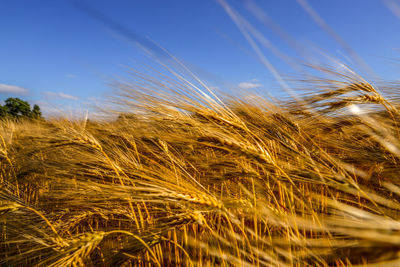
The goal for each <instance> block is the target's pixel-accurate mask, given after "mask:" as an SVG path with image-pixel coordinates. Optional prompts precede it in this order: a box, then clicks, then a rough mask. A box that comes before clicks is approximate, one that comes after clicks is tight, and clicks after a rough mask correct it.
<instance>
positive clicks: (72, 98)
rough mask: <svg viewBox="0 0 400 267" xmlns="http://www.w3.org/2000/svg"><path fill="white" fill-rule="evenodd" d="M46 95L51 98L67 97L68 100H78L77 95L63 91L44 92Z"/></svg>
mask: <svg viewBox="0 0 400 267" xmlns="http://www.w3.org/2000/svg"><path fill="white" fill-rule="evenodd" d="M45 94H46V95H48V96H49V97H52V98H62V99H69V100H78V97H76V96H73V95H69V94H65V93H55V92H45Z"/></svg>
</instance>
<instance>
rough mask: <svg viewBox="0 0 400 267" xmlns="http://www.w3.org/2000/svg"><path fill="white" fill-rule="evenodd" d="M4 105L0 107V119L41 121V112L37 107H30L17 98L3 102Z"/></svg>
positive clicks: (10, 98)
mask: <svg viewBox="0 0 400 267" xmlns="http://www.w3.org/2000/svg"><path fill="white" fill-rule="evenodd" d="M4 103H5V104H4V105H0V118H12V119H21V118H31V119H41V118H42V112H41V111H40V107H39V106H38V105H36V104H35V105H33V108H32V109H31V105H30V104H29V103H28V102H26V101H24V100H22V99H19V98H17V97H9V98H7V99H6V100H5V101H4Z"/></svg>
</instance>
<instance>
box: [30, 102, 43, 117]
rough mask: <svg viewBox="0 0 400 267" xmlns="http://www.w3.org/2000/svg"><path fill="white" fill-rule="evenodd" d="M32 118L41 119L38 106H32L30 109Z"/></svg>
mask: <svg viewBox="0 0 400 267" xmlns="http://www.w3.org/2000/svg"><path fill="white" fill-rule="evenodd" d="M32 117H33V118H35V119H39V118H41V117H42V112H41V111H40V107H39V106H38V105H36V104H35V105H33V109H32Z"/></svg>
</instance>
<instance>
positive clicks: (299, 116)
mask: <svg viewBox="0 0 400 267" xmlns="http://www.w3.org/2000/svg"><path fill="white" fill-rule="evenodd" d="M331 74H332V75H333V76H335V77H336V78H335V79H314V80H310V81H308V82H309V89H310V90H309V92H307V93H303V94H302V95H301V98H299V99H301V100H299V99H289V98H287V99H284V100H280V101H278V100H271V99H267V98H265V97H261V96H258V97H256V96H254V97H252V98H248V99H245V98H239V97H234V96H227V95H224V96H217V95H216V94H214V93H213V92H212V91H210V90H208V88H207V87H206V86H205V85H204V87H203V88H200V87H197V86H195V85H194V84H192V83H190V82H189V81H188V80H185V79H182V78H181V77H175V78H171V77H157V76H149V75H145V74H141V73H138V72H137V73H136V74H135V75H134V76H135V79H133V80H134V81H131V82H120V83H119V84H117V85H116V87H118V92H119V93H118V95H117V97H115V98H114V99H113V103H115V105H116V106H117V107H118V110H119V113H118V115H119V116H118V118H114V119H108V120H87V119H84V120H82V119H69V120H68V119H63V118H54V119H49V120H46V121H28V120H26V121H11V120H3V121H2V122H1V124H0V137H1V140H0V181H1V187H0V188H1V189H0V203H1V206H0V227H1V230H0V231H1V238H0V264H1V265H2V266H350V265H353V266H365V265H368V266H383V265H386V266H398V265H400V254H399V252H400V250H399V249H400V203H399V201H400V182H399V178H398V176H397V175H399V174H400V168H399V165H398V164H399V157H400V142H399V140H400V139H399V137H400V130H399V123H400V113H399V110H398V106H399V102H398V100H399V99H398V97H397V95H396V94H395V93H393V92H396V88H397V85H396V84H389V83H387V84H384V85H382V86H381V87H378V86H376V85H373V84H372V83H371V82H368V81H366V80H363V79H362V78H360V77H359V76H357V75H350V74H349V75H348V74H344V73H331ZM389 89H391V90H389ZM384 92H392V93H391V94H390V93H389V94H387V93H384ZM109 112H110V113H113V114H115V112H116V111H115V110H113V111H111V110H110V111H109Z"/></svg>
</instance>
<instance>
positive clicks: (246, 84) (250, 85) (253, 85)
mask: <svg viewBox="0 0 400 267" xmlns="http://www.w3.org/2000/svg"><path fill="white" fill-rule="evenodd" d="M238 87H239V88H240V89H253V88H258V87H261V84H259V83H254V82H241V83H239V84H238Z"/></svg>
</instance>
